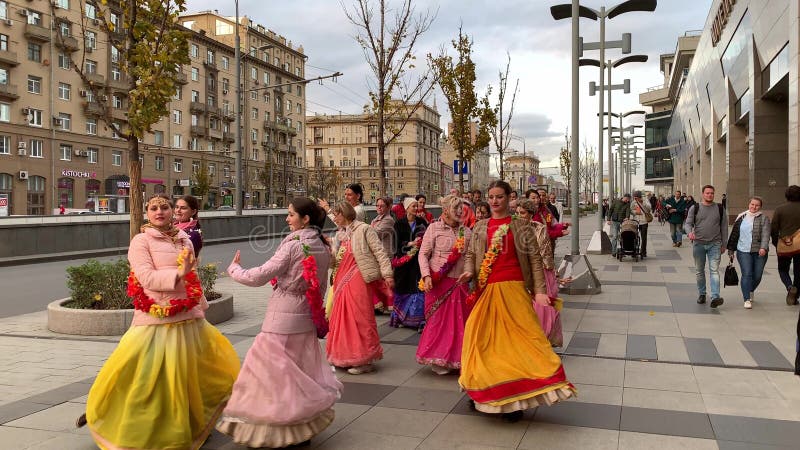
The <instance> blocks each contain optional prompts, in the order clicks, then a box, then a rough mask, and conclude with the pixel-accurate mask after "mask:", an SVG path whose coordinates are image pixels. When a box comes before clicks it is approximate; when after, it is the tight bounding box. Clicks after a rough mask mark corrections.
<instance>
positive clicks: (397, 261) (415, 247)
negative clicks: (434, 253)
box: [392, 237, 422, 268]
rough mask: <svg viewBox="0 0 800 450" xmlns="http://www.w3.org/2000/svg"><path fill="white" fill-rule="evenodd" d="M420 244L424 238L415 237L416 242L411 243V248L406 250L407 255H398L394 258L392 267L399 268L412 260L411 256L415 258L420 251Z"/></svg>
mask: <svg viewBox="0 0 800 450" xmlns="http://www.w3.org/2000/svg"><path fill="white" fill-rule="evenodd" d="M420 245H422V238H421V237H418V238H416V239H414V242H412V243H411V248H410V249H409V250H408V251H407V252H406V254H405V255H403V256H401V257H399V258H398V257H397V256H395V257H394V258H392V267H394V268H398V267H400V266H403V265H405V264H407V263H408V262H409V261H411V258H413V257H414V256H415V255H416V254H417V253H418V252H419V247H420Z"/></svg>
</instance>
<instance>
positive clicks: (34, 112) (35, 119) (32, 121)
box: [28, 109, 44, 127]
mask: <svg viewBox="0 0 800 450" xmlns="http://www.w3.org/2000/svg"><path fill="white" fill-rule="evenodd" d="M43 117H44V113H43V112H42V110H41V109H29V110H28V125H31V126H34V127H40V126H42V118H43Z"/></svg>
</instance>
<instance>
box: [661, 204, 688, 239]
mask: <svg viewBox="0 0 800 450" xmlns="http://www.w3.org/2000/svg"><path fill="white" fill-rule="evenodd" d="M664 208H665V209H666V210H667V214H669V215H668V216H667V222H669V234H670V236H671V237H672V246H673V247H680V246H681V244H682V243H683V236H682V235H681V233H682V229H683V218H684V214H685V213H686V200H685V199H684V198H683V197H682V196H681V191H675V196H674V197H670V198H668V199H667V200H666V201H665V202H664Z"/></svg>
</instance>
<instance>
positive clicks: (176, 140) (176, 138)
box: [172, 134, 183, 148]
mask: <svg viewBox="0 0 800 450" xmlns="http://www.w3.org/2000/svg"><path fill="white" fill-rule="evenodd" d="M181 147H183V136H181V135H180V134H173V135H172V148H181Z"/></svg>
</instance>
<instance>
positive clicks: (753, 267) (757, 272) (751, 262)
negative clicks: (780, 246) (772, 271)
mask: <svg viewBox="0 0 800 450" xmlns="http://www.w3.org/2000/svg"><path fill="white" fill-rule="evenodd" d="M736 260H737V261H739V267H740V268H741V269H742V277H741V279H740V281H739V282H740V283H741V287H742V296H743V297H744V299H745V300H752V299H751V298H750V293H751V292H755V291H756V289H758V285H759V284H761V275H763V274H764V266H766V265H767V255H764V256H759V254H758V252H752V253H746V252H739V251H737V252H736Z"/></svg>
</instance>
